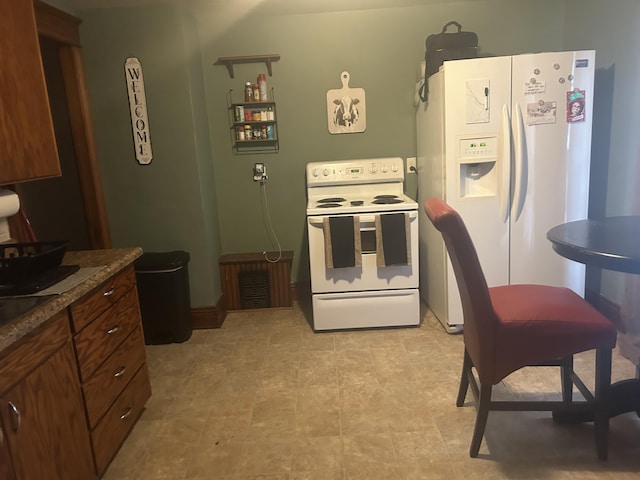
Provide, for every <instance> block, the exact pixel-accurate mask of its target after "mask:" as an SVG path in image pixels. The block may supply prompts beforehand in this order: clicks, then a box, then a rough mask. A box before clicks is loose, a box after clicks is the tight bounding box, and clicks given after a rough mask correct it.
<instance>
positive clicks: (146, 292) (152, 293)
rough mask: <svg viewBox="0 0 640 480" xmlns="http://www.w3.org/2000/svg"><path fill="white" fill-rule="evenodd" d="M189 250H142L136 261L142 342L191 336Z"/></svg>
mask: <svg viewBox="0 0 640 480" xmlns="http://www.w3.org/2000/svg"><path fill="white" fill-rule="evenodd" d="M188 263H189V254H188V253H187V252H183V251H180V250H178V251H174V252H166V253H143V254H142V256H141V257H139V258H138V259H137V260H136V261H135V262H134V266H135V270H136V281H137V284H138V297H139V300H140V311H141V312H142V326H143V327H144V343H145V344H147V345H158V344H165V343H181V342H184V341H185V340H188V339H189V338H190V337H191V332H192V325H191V300H190V296H189V270H188Z"/></svg>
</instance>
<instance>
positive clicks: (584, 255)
mask: <svg viewBox="0 0 640 480" xmlns="http://www.w3.org/2000/svg"><path fill="white" fill-rule="evenodd" d="M547 238H548V239H549V241H550V242H551V243H552V245H553V249H554V250H555V251H556V252H558V253H559V254H560V255H562V256H563V257H566V258H569V259H571V260H575V261H576V262H580V263H584V264H586V265H591V266H595V267H600V268H605V269H607V270H615V271H618V272H625V273H635V274H640V215H628V216H620V217H606V218H602V219H587V220H578V221H575V222H568V223H563V224H561V225H557V226H555V227H553V228H552V229H551V230H549V231H548V232H547Z"/></svg>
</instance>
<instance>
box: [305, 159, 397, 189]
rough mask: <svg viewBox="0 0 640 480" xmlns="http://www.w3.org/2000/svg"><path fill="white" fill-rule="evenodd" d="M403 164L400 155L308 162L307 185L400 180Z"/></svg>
mask: <svg viewBox="0 0 640 480" xmlns="http://www.w3.org/2000/svg"><path fill="white" fill-rule="evenodd" d="M403 165H404V164H403V161H402V158H400V157H388V158H369V159H359V160H339V161H335V162H310V163H308V164H307V185H308V186H313V185H342V184H346V185H352V184H358V183H382V182H402V181H404V166H403Z"/></svg>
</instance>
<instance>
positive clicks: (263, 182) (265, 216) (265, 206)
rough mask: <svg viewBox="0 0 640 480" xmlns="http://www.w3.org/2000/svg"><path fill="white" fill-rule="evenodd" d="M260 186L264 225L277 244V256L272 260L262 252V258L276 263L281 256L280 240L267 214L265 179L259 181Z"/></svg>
mask: <svg viewBox="0 0 640 480" xmlns="http://www.w3.org/2000/svg"><path fill="white" fill-rule="evenodd" d="M260 188H261V189H262V199H263V202H262V211H263V213H264V215H263V219H264V220H265V221H266V222H267V224H265V227H268V232H269V233H270V234H271V238H272V239H275V241H276V244H277V245H278V258H276V259H275V260H272V259H270V258H269V257H268V255H267V252H266V251H265V252H262V255H263V256H264V259H265V260H266V261H267V262H269V263H278V262H279V261H280V259H281V258H282V247H281V246H280V241H279V240H278V236H277V235H276V232H275V230H274V229H273V223H272V222H271V215H269V204H268V203H267V182H266V180H261V181H260Z"/></svg>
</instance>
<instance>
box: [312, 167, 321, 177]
mask: <svg viewBox="0 0 640 480" xmlns="http://www.w3.org/2000/svg"><path fill="white" fill-rule="evenodd" d="M311 175H313V176H314V177H317V176H318V175H320V172H319V171H318V169H317V168H314V169H313V171H312V172H311Z"/></svg>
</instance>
